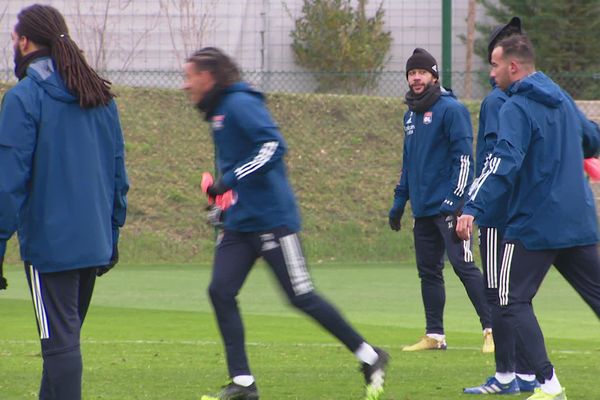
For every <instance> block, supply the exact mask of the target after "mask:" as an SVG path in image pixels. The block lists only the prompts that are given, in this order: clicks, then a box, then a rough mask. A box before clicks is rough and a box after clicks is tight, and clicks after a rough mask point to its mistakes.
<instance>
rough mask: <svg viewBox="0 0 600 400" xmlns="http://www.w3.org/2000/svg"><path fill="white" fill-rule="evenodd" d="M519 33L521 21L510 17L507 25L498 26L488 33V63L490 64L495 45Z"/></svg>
mask: <svg viewBox="0 0 600 400" xmlns="http://www.w3.org/2000/svg"><path fill="white" fill-rule="evenodd" d="M516 33H521V19H520V18H519V17H512V18H511V20H510V21H509V22H508V24H504V25H498V26H496V27H495V28H494V29H492V32H491V33H490V38H489V40H488V61H489V62H492V51H494V47H496V43H498V42H499V41H500V40H502V39H504V38H505V37H508V36H510V35H513V34H516Z"/></svg>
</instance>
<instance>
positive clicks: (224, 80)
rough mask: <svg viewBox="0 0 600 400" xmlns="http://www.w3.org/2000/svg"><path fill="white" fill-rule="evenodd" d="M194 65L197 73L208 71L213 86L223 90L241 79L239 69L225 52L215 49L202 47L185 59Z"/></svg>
mask: <svg viewBox="0 0 600 400" xmlns="http://www.w3.org/2000/svg"><path fill="white" fill-rule="evenodd" d="M186 62H191V63H194V64H195V65H196V69H197V70H198V71H209V72H210V73H211V74H212V76H213V77H214V78H215V85H217V86H219V87H222V88H225V87H227V86H230V85H232V84H234V83H235V82H237V81H239V80H240V79H241V74H240V69H239V67H238V66H237V64H236V63H235V61H233V60H232V59H231V57H229V56H228V55H227V54H225V52H223V51H222V50H221V49H218V48H216V47H204V48H202V49H200V50H198V51H196V52H195V53H193V54H192V55H191V56H190V57H188V58H187V59H186Z"/></svg>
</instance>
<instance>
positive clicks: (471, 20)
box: [465, 0, 476, 99]
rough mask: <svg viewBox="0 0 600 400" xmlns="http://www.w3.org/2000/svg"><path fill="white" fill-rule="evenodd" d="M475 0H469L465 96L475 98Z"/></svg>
mask: <svg viewBox="0 0 600 400" xmlns="http://www.w3.org/2000/svg"><path fill="white" fill-rule="evenodd" d="M475 2H476V0H469V8H468V11H467V41H466V45H467V60H466V66H465V97H466V98H467V99H472V98H473V76H472V75H473V74H472V73H471V71H472V70H473V51H474V45H475Z"/></svg>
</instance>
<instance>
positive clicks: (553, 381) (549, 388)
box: [541, 370, 562, 394]
mask: <svg viewBox="0 0 600 400" xmlns="http://www.w3.org/2000/svg"><path fill="white" fill-rule="evenodd" d="M541 387H542V391H543V392H545V393H548V394H559V393H561V392H562V386H560V382H559V381H558V378H557V377H556V371H555V370H552V378H550V379H546V381H545V382H544V383H542V384H541Z"/></svg>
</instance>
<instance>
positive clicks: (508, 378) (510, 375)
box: [495, 372, 515, 385]
mask: <svg viewBox="0 0 600 400" xmlns="http://www.w3.org/2000/svg"><path fill="white" fill-rule="evenodd" d="M495 378H496V379H497V380H498V382H500V383H501V384H503V385H506V384H507V383H511V382H512V381H514V380H515V373H514V372H496V375H495Z"/></svg>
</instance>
